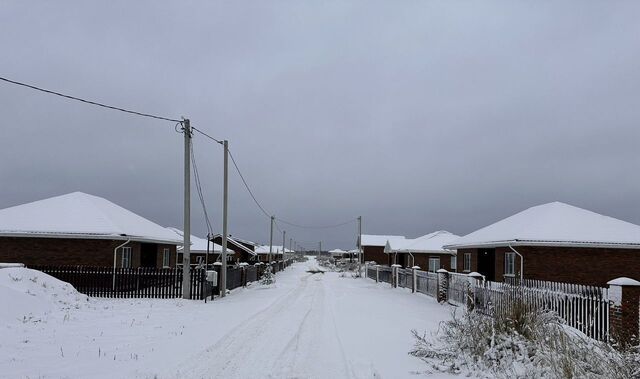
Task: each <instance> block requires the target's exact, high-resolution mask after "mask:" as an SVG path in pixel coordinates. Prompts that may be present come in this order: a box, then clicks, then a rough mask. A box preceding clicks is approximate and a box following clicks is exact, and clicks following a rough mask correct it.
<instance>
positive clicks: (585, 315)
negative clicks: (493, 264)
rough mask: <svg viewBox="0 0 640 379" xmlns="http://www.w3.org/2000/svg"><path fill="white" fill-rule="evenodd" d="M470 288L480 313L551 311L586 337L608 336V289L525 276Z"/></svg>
mask: <svg viewBox="0 0 640 379" xmlns="http://www.w3.org/2000/svg"><path fill="white" fill-rule="evenodd" d="M473 290H474V293H475V297H474V306H475V307H476V309H478V310H479V311H480V312H483V313H486V314H491V313H493V312H510V311H511V310H512V309H513V307H516V306H521V307H525V308H532V309H541V310H547V311H553V312H555V313H556V314H557V315H558V316H559V317H560V318H562V319H563V320H564V321H565V322H566V323H567V325H569V326H571V327H573V328H575V329H578V330H579V331H581V332H583V333H584V334H586V335H587V336H588V337H591V338H593V339H596V340H599V341H608V339H609V306H610V302H609V293H608V289H607V288H602V287H595V286H585V285H578V284H569V283H557V282H547V281H541V280H530V279H525V280H522V281H519V280H518V281H511V282H509V283H498V282H489V281H487V282H479V283H478V284H477V285H475V286H474V289H473Z"/></svg>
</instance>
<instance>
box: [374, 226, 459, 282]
mask: <svg viewBox="0 0 640 379" xmlns="http://www.w3.org/2000/svg"><path fill="white" fill-rule="evenodd" d="M458 238H460V236H457V235H455V234H453V233H450V232H447V231H444V230H440V231H437V232H433V233H429V234H427V235H424V236H422V237H418V238H411V239H410V238H407V239H404V240H403V239H394V240H390V241H387V244H386V246H385V250H384V251H385V253H387V254H388V255H389V258H390V260H391V262H392V263H394V264H399V265H402V266H403V267H413V266H419V267H420V268H421V269H423V270H429V271H432V272H435V271H437V270H438V269H440V268H444V269H446V270H448V271H456V270H457V261H456V251H455V250H447V249H444V248H443V247H442V246H443V245H446V244H448V243H450V242H451V241H453V240H455V239H458Z"/></svg>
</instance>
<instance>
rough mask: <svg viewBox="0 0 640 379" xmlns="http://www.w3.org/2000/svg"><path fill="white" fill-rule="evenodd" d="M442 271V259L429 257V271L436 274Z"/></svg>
mask: <svg viewBox="0 0 640 379" xmlns="http://www.w3.org/2000/svg"><path fill="white" fill-rule="evenodd" d="M439 269H440V258H439V257H429V271H431V272H436V271H438V270H439Z"/></svg>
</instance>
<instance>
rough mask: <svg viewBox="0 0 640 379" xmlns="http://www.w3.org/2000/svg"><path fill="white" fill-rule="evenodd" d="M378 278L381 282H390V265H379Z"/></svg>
mask: <svg viewBox="0 0 640 379" xmlns="http://www.w3.org/2000/svg"><path fill="white" fill-rule="evenodd" d="M378 278H379V280H380V281H381V282H385V283H391V267H379V268H378Z"/></svg>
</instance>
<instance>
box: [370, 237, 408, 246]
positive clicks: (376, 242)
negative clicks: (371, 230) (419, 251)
mask: <svg viewBox="0 0 640 379" xmlns="http://www.w3.org/2000/svg"><path fill="white" fill-rule="evenodd" d="M404 239H406V237H405V236H385V235H377V234H363V235H362V238H361V241H360V245H361V246H385V245H386V244H387V241H391V242H392V243H393V242H396V241H398V240H404Z"/></svg>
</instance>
